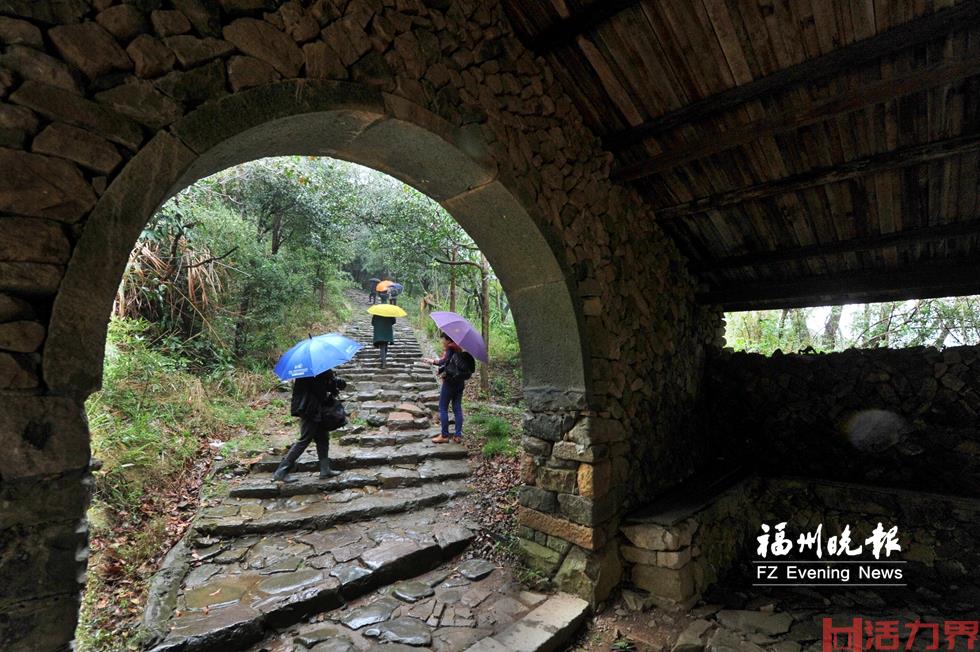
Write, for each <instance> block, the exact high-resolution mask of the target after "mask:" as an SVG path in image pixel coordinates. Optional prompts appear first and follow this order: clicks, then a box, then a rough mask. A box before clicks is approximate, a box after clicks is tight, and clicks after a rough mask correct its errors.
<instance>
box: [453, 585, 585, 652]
mask: <svg viewBox="0 0 980 652" xmlns="http://www.w3.org/2000/svg"><path fill="white" fill-rule="evenodd" d="M588 615H589V603H588V602H586V601H585V600H583V599H581V598H578V597H576V596H573V595H569V594H567V593H558V594H556V595H553V596H551V597H549V598H548V599H547V600H545V602H544V604H542V605H541V606H539V607H537V608H536V609H534V611H532V612H530V613H529V614H527V615H526V616H524V617H523V618H521V619H520V620H518V621H517V622H515V623H513V624H512V625H510V626H509V627H507V628H506V629H504V630H503V631H502V632H500V633H499V634H494V635H493V636H488V637H486V638H484V639H482V640H481V641H479V642H478V643H476V644H474V645H472V646H470V647H468V648H465V649H466V652H510V651H512V650H521V652H555V651H556V650H564V649H567V646H568V644H569V643H570V642H571V640H572V638H573V637H574V636H575V634H576V632H578V630H579V628H580V627H581V626H582V623H583V622H585V619H586V617H587V616H588Z"/></svg>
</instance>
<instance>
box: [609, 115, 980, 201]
mask: <svg viewBox="0 0 980 652" xmlns="http://www.w3.org/2000/svg"><path fill="white" fill-rule="evenodd" d="M975 149H980V134H968V135H965V136H957V137H956V138H949V139H946V140H937V141H932V142H929V143H923V144H921V145H912V146H910V147H904V148H901V149H896V150H892V151H890V152H883V153H881V154H874V155H872V156H868V157H866V158H861V159H855V160H853V161H847V162H846V163H841V164H840V165H835V166H830V167H825V168H817V169H814V170H808V171H806V172H802V173H800V174H794V175H791V176H788V177H784V178H782V179H775V180H773V181H765V182H763V183H758V184H755V185H754V186H749V187H746V188H737V189H735V190H730V191H728V192H723V193H718V194H716V195H709V196H706V197H699V198H697V199H694V200H692V201H688V202H684V203H682V204H675V205H673V206H665V207H662V208H658V209H656V216H657V219H659V220H668V219H678V218H684V217H689V216H692V215H697V214H699V213H705V212H707V211H713V210H720V209H723V208H727V207H729V206H735V205H737V204H741V203H743V202H746V201H753V200H757V199H763V198H765V197H772V196H774V195H781V194H785V193H791V192H798V191H800V190H806V189H807V188H814V187H816V186H822V185H826V184H828V183H837V182H840V181H846V180H847V179H853V178H855V177H859V176H863V175H866V174H872V173H874V172H882V171H884V170H895V169H899V168H904V167H909V166H912V165H918V164H920V163H926V162H929V161H933V160H936V159H941V158H947V157H950V156H955V155H957V154H962V153H964V152H968V151H971V150H975ZM614 176H615V175H614Z"/></svg>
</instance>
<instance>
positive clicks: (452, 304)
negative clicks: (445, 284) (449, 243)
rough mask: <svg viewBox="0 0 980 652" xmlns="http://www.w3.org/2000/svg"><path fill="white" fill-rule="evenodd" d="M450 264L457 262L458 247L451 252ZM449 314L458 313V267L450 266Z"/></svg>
mask: <svg viewBox="0 0 980 652" xmlns="http://www.w3.org/2000/svg"><path fill="white" fill-rule="evenodd" d="M449 262H451V263H455V262H456V247H455V246H454V247H453V249H452V251H450V252H449ZM449 312H456V265H455V264H453V265H450V266H449Z"/></svg>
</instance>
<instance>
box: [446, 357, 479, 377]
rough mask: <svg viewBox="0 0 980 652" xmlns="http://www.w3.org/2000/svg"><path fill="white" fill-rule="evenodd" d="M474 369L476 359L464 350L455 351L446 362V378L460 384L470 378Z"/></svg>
mask: <svg viewBox="0 0 980 652" xmlns="http://www.w3.org/2000/svg"><path fill="white" fill-rule="evenodd" d="M474 371H476V360H474V359H473V356H472V355H470V354H469V353H467V352H466V351H456V352H455V353H453V355H452V357H451V358H449V362H447V363H446V371H445V373H446V380H448V381H449V382H451V383H456V384H462V383H465V382H466V381H467V380H469V379H470V376H472V375H473V372H474Z"/></svg>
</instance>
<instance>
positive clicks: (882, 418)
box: [705, 347, 980, 496]
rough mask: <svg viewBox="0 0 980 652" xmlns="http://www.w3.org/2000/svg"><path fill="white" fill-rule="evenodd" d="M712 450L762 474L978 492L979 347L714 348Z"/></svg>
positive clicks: (709, 398) (710, 378)
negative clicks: (787, 351)
mask: <svg viewBox="0 0 980 652" xmlns="http://www.w3.org/2000/svg"><path fill="white" fill-rule="evenodd" d="M707 373H708V380H707V382H706V388H707V389H706V391H705V394H706V396H705V400H706V401H708V403H709V404H710V406H711V422H710V424H709V427H710V435H709V436H710V437H713V438H714V440H715V448H716V449H717V450H719V451H723V452H724V454H726V455H727V456H728V457H729V458H731V459H733V460H740V461H741V463H742V464H744V465H745V466H746V467H748V468H754V469H757V470H759V471H760V472H762V473H764V474H768V475H781V474H795V475H801V476H807V477H822V478H832V479H836V480H842V481H851V482H867V483H870V484H880V485H887V486H896V487H904V488H916V489H922V490H926V491H936V492H941V493H954V494H960V495H967V496H977V495H980V416H978V415H980V348H978V347H952V348H947V349H945V350H944V351H937V350H936V349H933V348H911V349H874V350H857V349H854V350H849V351H844V352H842V353H830V354H793V355H783V354H779V353H777V354H775V355H773V356H772V357H768V358H767V357H764V356H762V355H758V354H749V353H732V352H730V351H728V352H719V353H717V354H716V355H713V356H712V358H711V360H710V362H709V364H708V372H707Z"/></svg>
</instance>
